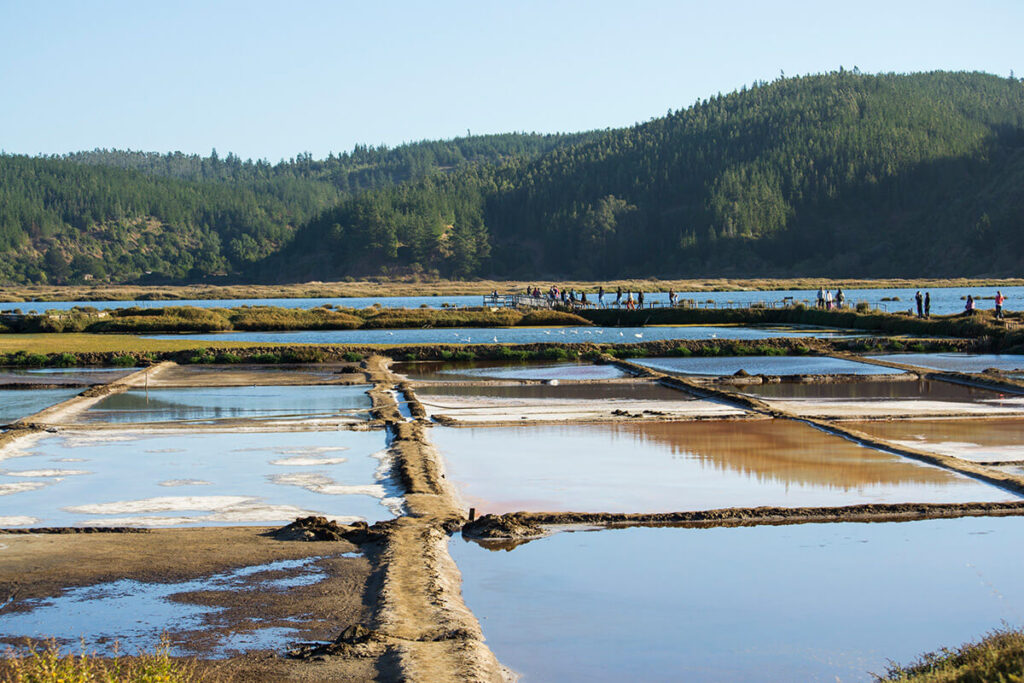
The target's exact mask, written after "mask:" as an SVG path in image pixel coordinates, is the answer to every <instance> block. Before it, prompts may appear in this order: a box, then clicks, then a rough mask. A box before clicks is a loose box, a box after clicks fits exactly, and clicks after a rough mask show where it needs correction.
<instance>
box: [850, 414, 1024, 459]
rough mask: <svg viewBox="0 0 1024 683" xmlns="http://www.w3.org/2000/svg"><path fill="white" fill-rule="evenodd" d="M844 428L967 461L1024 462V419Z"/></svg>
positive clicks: (905, 422)
mask: <svg viewBox="0 0 1024 683" xmlns="http://www.w3.org/2000/svg"><path fill="white" fill-rule="evenodd" d="M843 424H844V425H847V426H849V427H852V428H853V429H857V430H860V431H862V432H866V433H868V434H871V435H874V436H876V437H878V438H881V439H886V440H888V441H894V442H896V443H898V444H903V445H907V446H912V447H914V448H920V449H922V450H927V451H933V452H936V453H942V454H945V455H952V456H954V457H957V458H964V459H966V460H976V461H981V462H996V461H1002V460H1024V419H1020V418H997V419H984V420H978V419H976V420H892V421H888V422H852V421H851V422H844V423H843Z"/></svg>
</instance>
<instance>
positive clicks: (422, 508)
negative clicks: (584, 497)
mask: <svg viewBox="0 0 1024 683" xmlns="http://www.w3.org/2000/svg"><path fill="white" fill-rule="evenodd" d="M388 362H389V361H388V359H386V358H384V357H381V356H371V357H370V358H368V359H366V361H364V368H365V371H366V373H367V376H368V377H369V378H370V380H371V381H372V382H373V383H374V388H373V389H372V390H371V391H370V396H371V398H372V399H373V405H374V413H375V417H378V418H379V419H382V420H384V421H385V422H386V423H387V425H388V429H389V430H390V431H391V435H392V440H391V445H390V452H391V454H392V456H393V458H394V467H395V469H396V472H397V474H398V476H399V478H400V479H401V480H402V483H403V485H404V486H405V489H406V496H405V500H406V508H407V515H406V516H404V517H400V518H398V519H396V520H394V521H393V522H389V523H386V524H383V525H380V526H381V527H383V529H382V534H381V540H380V545H381V547H382V551H381V554H380V559H379V563H378V567H379V568H378V573H379V583H380V596H379V600H378V607H377V610H376V613H375V614H374V617H373V619H372V628H373V630H374V631H375V632H377V633H378V634H379V637H382V638H384V639H386V640H387V641H388V642H389V645H388V655H385V657H384V659H385V660H387V659H388V658H389V657H390V658H393V660H394V665H395V666H396V667H397V669H398V671H399V672H400V675H401V677H402V679H403V680H409V681H424V682H425V683H426V682H434V681H452V682H453V683H454V682H456V681H487V682H491V681H493V682H497V681H501V680H503V678H502V668H501V665H500V664H499V663H498V661H497V659H496V658H495V657H494V655H493V653H491V651H490V650H489V649H488V648H487V646H486V645H484V642H483V634H482V633H481V630H480V624H479V623H478V622H477V620H476V617H474V616H473V614H472V612H470V611H469V609H468V608H467V607H466V605H465V603H464V602H463V600H462V592H461V582H462V577H461V574H460V573H459V570H458V568H457V567H456V566H455V562H454V561H453V560H452V559H451V556H450V555H449V554H448V532H449V531H453V530H455V529H458V528H459V527H460V526H462V524H463V523H464V522H465V521H466V516H465V513H464V512H463V511H462V510H461V509H459V507H458V505H457V497H456V495H455V491H454V488H453V487H452V486H451V484H449V483H448V481H447V480H446V479H445V477H444V473H443V471H442V469H443V468H442V465H441V458H440V456H439V454H438V453H437V451H436V450H435V449H434V447H433V446H432V445H431V444H430V442H429V440H428V439H427V436H426V430H427V429H428V428H427V427H426V426H425V424H424V423H422V422H415V423H414V422H407V421H406V420H405V418H404V417H402V415H401V414H400V412H399V410H398V406H397V404H396V402H395V397H394V394H392V393H391V390H393V389H396V388H400V387H398V385H399V379H398V378H397V377H396V376H395V375H393V374H391V372H390V370H389V369H388V365H387V364H388Z"/></svg>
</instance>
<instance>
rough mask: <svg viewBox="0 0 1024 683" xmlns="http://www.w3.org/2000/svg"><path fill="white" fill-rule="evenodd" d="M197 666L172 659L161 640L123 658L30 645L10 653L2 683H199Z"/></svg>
mask: <svg viewBox="0 0 1024 683" xmlns="http://www.w3.org/2000/svg"><path fill="white" fill-rule="evenodd" d="M205 680H211V679H210V677H209V676H208V675H200V673H199V672H198V671H197V667H196V662H195V661H194V660H190V659H179V658H174V657H171V656H170V643H169V641H168V640H167V639H166V637H165V638H162V639H161V641H160V645H159V646H157V648H156V649H155V650H153V651H152V652H146V651H143V652H140V653H139V654H138V655H135V656H132V657H124V656H121V655H119V654H118V653H117V652H116V649H115V653H114V655H113V656H112V657H100V656H98V655H96V654H95V653H87V652H84V648H83V653H82V654H78V655H65V654H62V653H61V651H60V648H59V647H58V646H57V643H56V641H53V640H50V641H47V642H46V643H45V644H43V645H42V646H40V645H39V644H29V645H28V646H27V647H26V649H25V651H24V652H16V651H15V650H13V649H8V650H7V651H6V652H5V653H4V656H3V658H2V659H0V681H4V682H5V683H199V681H205Z"/></svg>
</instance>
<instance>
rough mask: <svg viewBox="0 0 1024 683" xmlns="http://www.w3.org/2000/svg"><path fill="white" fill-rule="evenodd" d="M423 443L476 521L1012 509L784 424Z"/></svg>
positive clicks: (446, 436) (467, 436) (903, 463)
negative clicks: (527, 515) (761, 509)
mask: <svg viewBox="0 0 1024 683" xmlns="http://www.w3.org/2000/svg"><path fill="white" fill-rule="evenodd" d="M432 438H433V440H434V442H435V444H437V446H438V449H439V450H440V451H441V453H442V455H443V456H444V458H445V461H446V467H447V470H448V479H449V480H451V481H453V482H455V483H456V485H457V486H458V489H459V492H460V494H461V495H462V497H463V498H464V499H465V500H466V502H467V504H469V505H473V506H474V507H476V508H477V509H478V510H480V511H481V512H494V513H502V512H512V511H516V510H537V511H541V510H563V511H579V512H670V511H677V510H678V511H683V510H701V509H711V508H724V507H756V506H759V505H776V506H783V507H802V506H818V505H852V504H858V503H903V502H965V501H995V500H1013V499H1015V496H1013V495H1012V494H1010V493H1009V492H1006V491H1004V490H1002V489H999V488H996V487H994V486H989V485H987V484H983V483H981V482H978V481H975V480H973V479H969V478H967V477H964V476H962V475H959V474H956V473H954V472H950V471H948V470H944V469H941V468H938V467H932V466H929V465H924V464H921V463H918V462H916V461H913V460H909V459H906V458H902V457H900V456H897V455H893V454H890V453H885V452H883V451H878V450H874V449H871V448H866V447H864V446H860V445H858V444H855V443H853V442H851V441H848V440H846V439H842V438H840V437H838V436H834V435H831V434H827V433H825V432H822V431H820V430H818V429H815V428H813V427H809V426H807V425H804V424H801V423H798V422H794V421H790V420H742V421H713V420H708V421H698V422H645V423H628V424H593V425H558V426H515V427H491V428H467V427H461V428H452V427H438V428H436V429H434V430H433V431H432Z"/></svg>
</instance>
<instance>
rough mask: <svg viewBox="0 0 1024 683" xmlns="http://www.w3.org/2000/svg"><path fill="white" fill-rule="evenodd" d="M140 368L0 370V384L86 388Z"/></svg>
mask: <svg viewBox="0 0 1024 683" xmlns="http://www.w3.org/2000/svg"><path fill="white" fill-rule="evenodd" d="M139 369H140V368H33V369H24V370H16V369H12V368H3V369H0V384H24V385H32V384H46V385H53V384H67V385H72V386H88V385H92V384H106V383H107V382H112V381H114V380H116V379H121V378H122V377H125V376H127V375H130V374H131V373H133V372H136V371H137V370H139Z"/></svg>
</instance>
